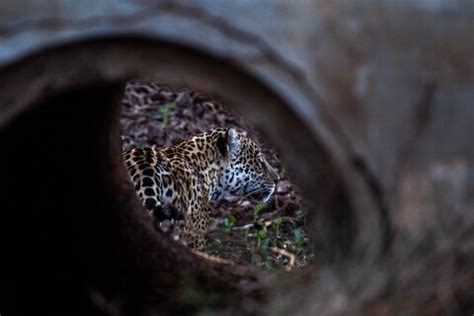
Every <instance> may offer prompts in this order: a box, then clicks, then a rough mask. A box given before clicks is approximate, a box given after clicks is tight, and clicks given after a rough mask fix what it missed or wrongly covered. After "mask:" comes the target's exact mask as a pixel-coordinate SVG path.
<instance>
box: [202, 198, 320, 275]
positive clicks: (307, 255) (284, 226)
mask: <svg viewBox="0 0 474 316" xmlns="http://www.w3.org/2000/svg"><path fill="white" fill-rule="evenodd" d="M264 208H265V206H264V205H263V204H256V205H254V206H253V208H252V209H251V210H250V211H249V213H250V214H249V216H250V217H251V218H252V220H253V222H251V223H247V224H245V225H241V226H238V225H237V223H236V222H237V220H236V218H235V216H233V215H228V216H227V217H226V218H225V219H224V221H223V222H221V223H220V224H216V225H215V227H216V228H215V231H218V230H221V231H225V233H223V234H221V235H220V236H219V238H213V239H212V241H210V243H209V244H208V247H207V248H208V249H207V252H208V253H212V255H215V256H219V257H221V258H225V259H229V260H233V261H235V262H237V263H241V264H253V265H256V266H259V267H262V268H264V269H270V270H281V269H288V268H293V267H301V266H304V265H306V264H307V263H308V262H310V261H311V260H312V258H313V252H312V246H311V244H310V241H309V238H308V235H307V232H306V212H305V211H304V210H302V209H300V210H298V211H297V212H295V215H293V216H292V217H288V216H281V217H277V218H274V219H271V220H264V219H263V218H262V217H261V215H262V210H264ZM229 235H232V238H230V237H229ZM226 236H227V237H229V240H226V239H227V237H226ZM290 261H291V262H290Z"/></svg>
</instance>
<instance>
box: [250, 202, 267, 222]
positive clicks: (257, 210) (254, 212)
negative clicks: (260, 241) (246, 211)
mask: <svg viewBox="0 0 474 316" xmlns="http://www.w3.org/2000/svg"><path fill="white" fill-rule="evenodd" d="M264 208H265V205H264V204H262V203H258V204H255V205H254V206H253V208H252V211H251V214H252V218H253V221H254V222H256V221H257V219H258V215H259V214H260V212H261V211H262V210H263V209H264Z"/></svg>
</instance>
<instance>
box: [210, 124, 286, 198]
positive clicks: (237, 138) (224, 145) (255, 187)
mask: <svg viewBox="0 0 474 316" xmlns="http://www.w3.org/2000/svg"><path fill="white" fill-rule="evenodd" d="M219 148H220V150H221V152H222V153H223V154H224V159H225V162H224V166H223V169H222V172H221V175H220V179H219V188H218V191H221V193H230V194H232V195H239V196H247V197H250V198H253V199H256V200H258V201H261V202H264V203H265V202H267V201H268V200H269V199H270V197H271V195H272V194H273V192H274V191H275V182H276V181H277V180H278V179H279V176H278V173H277V172H276V171H275V169H273V168H272V166H270V164H269V163H268V162H267V161H266V159H265V157H264V156H263V154H262V151H261V149H260V146H259V145H257V144H256V143H255V142H254V141H252V140H251V139H250V138H249V137H248V136H247V135H246V133H244V132H237V131H236V130H235V129H234V128H229V129H228V130H227V131H226V132H225V134H224V136H223V137H222V140H221V144H220V146H219ZM219 195H220V194H218V195H216V198H217V197H218V196H219Z"/></svg>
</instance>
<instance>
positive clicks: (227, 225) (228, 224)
mask: <svg viewBox="0 0 474 316" xmlns="http://www.w3.org/2000/svg"><path fill="white" fill-rule="evenodd" d="M235 221H236V218H235V216H234V215H232V214H229V215H228V216H227V217H226V218H225V219H224V229H225V230H226V231H229V230H231V229H232V227H234V224H235Z"/></svg>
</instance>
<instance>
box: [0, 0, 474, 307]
mask: <svg viewBox="0 0 474 316" xmlns="http://www.w3.org/2000/svg"><path fill="white" fill-rule="evenodd" d="M472 30H474V4H473V3H472V1H469V0H466V1H462V0H458V1H436V0H423V1H416V2H408V1H401V0H398V1H382V2H377V1H358V2H355V1H354V2H349V1H325V0H314V1H311V0H293V1H290V0H272V1H270V0H263V1H250V0H242V1H225V2H224V1H204V0H203V1H194V2H189V1H146V0H143V1H139V0H135V1H131V0H130V1H121V2H117V1H112V0H110V1H102V2H100V4H99V3H98V2H97V1H89V0H88V1H80V2H79V1H59V0H58V1H41V2H40V1H33V0H31V1H28V0H24V1H21V2H18V1H3V2H2V4H0V65H3V66H6V65H8V64H9V63H11V62H13V61H15V60H18V59H20V58H21V57H23V56H25V55H28V54H30V53H32V52H37V51H40V50H42V49H43V48H46V47H54V46H55V45H59V44H62V43H65V42H73V41H75V40H80V39H85V38H94V37H102V36H110V35H133V36H137V37H148V38H152V39H153V38H157V39H165V40H169V41H171V42H176V43H179V44H184V45H186V46H189V47H194V48H197V49H199V50H201V51H203V52H205V53H207V54H209V55H211V56H216V57H219V58H224V59H228V60H230V61H232V62H233V63H236V64H237V65H238V66H239V67H241V68H242V69H244V70H245V71H247V72H249V73H250V74H253V75H254V76H256V77H257V78H259V79H260V80H261V81H262V82H263V83H264V84H266V85H267V86H268V87H270V88H271V89H272V90H273V91H274V92H275V94H277V95H279V96H280V97H282V98H283V99H284V100H285V102H286V103H287V104H288V105H289V106H290V107H291V109H292V110H293V111H294V113H296V115H297V116H298V117H299V119H300V120H301V121H302V122H304V123H305V124H306V125H307V127H308V129H309V130H310V131H311V133H312V135H311V137H312V138H314V139H316V140H317V141H318V142H320V143H322V144H323V146H324V147H325V148H326V149H327V151H328V153H329V155H330V156H331V159H333V160H334V162H335V164H336V165H337V167H338V168H339V170H340V173H341V177H342V178H344V181H345V183H346V185H347V187H348V190H349V194H350V200H351V204H352V206H353V208H354V210H355V216H356V219H355V221H356V222H357V223H358V224H357V226H358V227H359V231H358V234H359V235H360V236H361V237H359V238H360V240H361V243H362V247H364V245H365V246H367V245H368V244H370V243H369V241H370V240H371V239H372V238H373V236H374V234H376V233H374V231H373V230H371V229H369V228H370V227H371V226H374V225H375V226H377V225H380V222H381V221H382V222H384V221H385V223H388V224H387V226H388V229H389V231H391V233H390V236H389V241H388V244H389V245H390V246H391V247H390V250H389V256H390V257H391V258H395V259H394V261H393V262H392V263H391V264H392V265H394V267H392V268H393V269H395V270H396V268H398V267H404V268H406V269H407V271H409V272H407V273H405V274H403V275H402V274H399V275H398V276H399V279H397V280H398V281H397V282H395V283H396V284H395V285H394V287H395V290H394V291H395V292H397V291H400V292H403V291H404V289H406V288H409V287H410V286H411V285H410V284H412V283H410V282H415V281H413V280H418V278H419V276H420V275H421V276H423V275H425V274H424V273H427V274H426V275H429V271H425V268H422V267H420V266H423V264H421V263H420V261H413V260H412V258H414V256H415V257H416V256H422V257H426V258H437V259H438V256H440V258H439V260H441V261H443V260H444V261H443V262H444V263H445V264H444V265H443V268H442V269H441V268H440V270H439V271H438V272H439V273H442V274H444V275H449V276H450V277H451V278H449V277H447V278H448V279H449V280H450V281H449V282H448V281H446V282H444V283H439V284H438V283H436V282H438V281H439V280H436V282H435V281H433V280H432V278H430V277H427V278H426V279H424V278H423V277H420V278H421V279H420V282H422V283H423V282H426V284H427V286H428V285H430V282H434V284H435V285H433V287H436V284H437V286H438V288H439V290H434V294H433V293H431V292H430V295H431V296H433V295H434V297H436V295H438V294H439V297H441V298H444V296H443V295H442V293H444V292H443V291H444V290H443V289H444V288H443V286H447V287H448V288H450V289H454V290H452V291H454V292H455V290H456V289H457V287H456V284H460V283H461V281H463V280H464V281H463V282H465V280H466V278H467V280H472V271H465V269H464V267H463V266H460V265H459V266H458V262H457V261H455V260H454V258H457V256H460V257H462V258H463V260H467V262H472V261H469V260H472V259H473V258H472V253H474V249H473V248H472V240H473V239H474V236H473V235H472V228H473V226H474V212H473V211H472V210H474V169H473V159H474V146H473V142H472V135H474V128H473V124H474V104H473V103H474V59H473V58H472V57H473V56H474V40H473V36H472ZM104 56H107V55H104ZM69 65H70V64H69ZM109 69H110V68H109ZM118 73H120V71H117V74H114V73H113V72H108V74H109V76H110V77H109V78H113V77H114V76H118ZM138 73H140V71H139V72H138ZM142 73H143V71H142ZM211 88H212V87H211ZM3 101H5V99H4V100H3ZM7 107H8V105H7V104H6V103H4V106H3V107H2V103H0V117H1V116H2V114H6V112H5V109H7ZM244 112H245V111H244ZM247 113H249V112H247ZM0 121H1V120H0ZM293 128H297V127H293ZM270 135H277V133H276V132H274V133H273V134H272V132H270ZM277 143H278V141H277ZM290 160H291V157H290ZM367 214H369V215H367ZM371 218H376V219H375V220H374V222H369V220H370V219H371ZM377 236H378V235H377ZM377 238H378V237H377ZM468 241H470V242H468ZM371 245H372V244H371ZM359 250H360V249H359ZM367 251H368V252H370V253H378V250H375V251H374V250H367ZM430 256H431V257H430ZM426 260H428V259H426ZM450 260H451V261H450ZM445 261H446V262H447V263H446V262H445ZM382 270H383V268H382ZM370 271H371V270H370V269H367V271H366V272H364V273H362V272H361V274H362V275H363V276H364V277H366V276H367V275H368V274H371V272H370ZM413 271H415V272H413ZM454 271H462V272H466V273H465V274H462V275H461V274H459V275H458V274H457V272H456V273H455V272H454ZM329 275H330V276H329V277H328V278H329V279H331V278H337V277H339V278H340V276H334V275H333V274H331V273H329ZM407 275H408V276H407ZM466 275H467V277H466ZM361 278H362V277H361ZM382 279H383V278H382ZM407 280H408V281H407ZM452 280H456V281H452ZM376 281H377V280H376ZM339 282H340V284H344V282H345V280H344V279H342V280H339ZM378 282H380V283H381V284H384V286H385V285H386V284H387V283H388V282H389V280H385V279H383V280H382V281H380V280H378ZM390 282H393V279H390ZM439 282H441V281H439ZM450 282H452V284H451V283H450ZM446 284H448V285H446ZM463 284H464V283H463ZM341 287H344V286H342V285H341ZM381 287H382V288H383V286H381ZM471 288H472V287H471ZM462 289H464V290H465V287H463V288H462ZM339 290H340V289H339ZM437 291H439V293H438V292H437ZM323 292H324V291H323ZM349 292H350V291H342V290H340V291H339V292H338V293H339V294H338V295H340V297H341V298H340V300H339V301H337V302H339V303H337V302H336V303H334V306H335V307H334V309H337V308H341V309H344V306H346V305H345V304H344V303H340V302H348V300H349V299H348V297H351V296H352V295H351V294H348V293H349ZM315 293H316V294H317V295H320V296H323V295H325V294H324V293H321V292H320V289H319V290H316V292H315ZM325 293H326V295H328V297H333V295H332V294H333V293H332V292H331V291H329V290H328V292H325ZM341 293H343V294H341ZM455 293H457V292H455ZM364 295H367V296H368V297H369V298H367V297H365V298H364V299H365V300H366V301H367V300H369V301H370V299H372V297H373V296H374V294H373V293H372V294H370V295H369V294H364ZM407 295H408V294H407ZM375 296H376V295H375ZM431 296H430V297H431ZM444 299H447V298H444ZM451 299H452V300H453V298H451ZM400 300H401V301H403V299H400ZM333 302H334V301H333ZM397 303H398V301H396V302H395V303H394V304H395V305H396V304H397ZM337 304H340V305H337ZM303 314H304V313H303Z"/></svg>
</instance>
